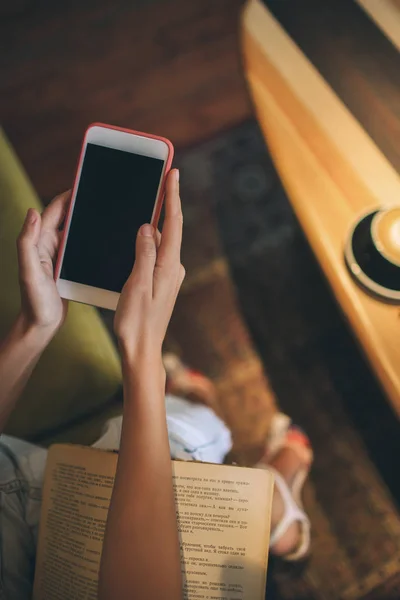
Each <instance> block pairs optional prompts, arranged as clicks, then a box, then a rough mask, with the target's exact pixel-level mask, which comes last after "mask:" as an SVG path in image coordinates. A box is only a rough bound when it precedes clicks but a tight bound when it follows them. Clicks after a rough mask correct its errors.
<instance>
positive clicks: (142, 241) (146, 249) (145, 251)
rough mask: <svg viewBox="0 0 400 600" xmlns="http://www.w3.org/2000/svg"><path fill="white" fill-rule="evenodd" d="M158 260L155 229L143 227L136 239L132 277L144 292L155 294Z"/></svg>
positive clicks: (147, 226) (146, 225) (148, 226)
mask: <svg viewBox="0 0 400 600" xmlns="http://www.w3.org/2000/svg"><path fill="white" fill-rule="evenodd" d="M156 259H157V247H156V239H155V232H154V227H152V225H149V224H145V225H142V227H141V228H140V229H139V232H138V234H137V238H136V257H135V264H134V266H133V271H132V275H134V278H135V282H136V284H139V285H141V287H142V290H144V291H148V292H151V293H152V292H153V275H154V267H155V264H156Z"/></svg>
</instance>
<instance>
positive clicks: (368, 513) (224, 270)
mask: <svg viewBox="0 0 400 600" xmlns="http://www.w3.org/2000/svg"><path fill="white" fill-rule="evenodd" d="M177 164H178V166H179V167H180V168H181V179H182V197H183V202H184V213H185V235H184V251H183V261H184V264H185V266H186V269H187V272H188V277H187V281H186V283H185V287H184V290H183V292H182V294H181V296H180V299H179V302H178V307H177V310H176V311H175V315H174V319H173V322H172V325H171V328H170V333H169V339H168V345H169V346H170V347H172V348H173V349H174V350H178V352H180V353H181V354H182V356H183V357H184V359H185V360H186V361H187V362H188V363H190V364H191V365H193V366H194V367H197V368H199V369H202V370H204V371H205V372H206V373H208V374H209V375H211V376H212V377H213V378H214V379H215V380H216V382H217V384H218V388H219V392H220V404H221V414H222V415H223V416H224V418H225V419H226V420H227V422H228V423H229V425H230V426H231V428H232V430H233V433H234V439H235V456H236V459H237V460H238V461H239V462H241V463H248V462H250V461H251V460H253V459H254V457H255V456H257V453H258V452H259V449H260V444H261V443H262V440H263V439H264V436H265V433H266V431H267V429H268V423H269V420H270V417H271V414H272V412H273V411H274V410H275V397H276V398H278V404H279V406H280V407H281V408H282V409H283V410H284V411H285V412H287V413H288V414H290V415H291V416H292V417H293V418H294V419H295V420H296V422H298V423H299V424H300V425H301V426H303V427H304V428H305V429H306V430H307V432H308V433H309V435H310V437H311V440H312V444H313V447H314V450H315V455H316V458H315V465H314V468H313V471H312V474H311V480H310V483H309V485H308V486H307V489H306V494H305V496H306V498H305V500H306V508H307V510H308V512H309V514H310V515H311V520H312V525H313V554H312V557H311V559H310V560H309V562H308V564H307V566H306V567H305V569H304V570H303V571H302V572H301V573H297V574H296V573H293V572H291V571H288V570H287V569H283V568H282V567H280V566H279V565H272V567H271V573H270V576H269V584H268V593H267V598H269V599H271V598H279V599H282V600H283V599H284V600H301V599H303V600H306V599H307V600H313V599H315V600H338V599H343V600H359V599H364V600H386V599H394V598H399V597H400V575H399V573H400V517H399V513H398V511H397V507H396V505H397V504H398V502H399V499H400V478H399V476H398V474H397V469H396V468H395V467H394V465H395V464H396V463H397V461H398V457H399V456H400V435H399V424H398V421H397V419H396V418H395V417H394V415H393V414H392V411H391V409H390V407H389V406H388V404H387V401H386V399H385V397H384V396H383V394H382V392H381V390H380V389H379V387H378V385H377V384H376V382H375V380H374V378H373V376H372V375H371V373H370V370H369V368H368V366H367V365H366V364H365V362H364V360H363V358H362V356H361V355H360V352H359V350H358V348H357V346H356V344H355V342H354V340H353V338H352V336H351V334H350V333H349V331H348V329H347V327H346V325H345V324H344V322H343V321H342V317H341V314H340V312H339V309H338V308H337V306H336V305H335V303H334V301H333V299H332V297H331V295H330V292H329V290H328V288H327V286H326V284H325V282H324V279H323V276H322V275H321V273H320V271H319V269H318V266H317V264H316V262H315V259H314V257H313V255H312V253H311V252H310V250H309V248H308V246H307V243H306V242H305V240H304V238H303V235H302V232H301V230H300V228H299V226H298V224H297V222H296V220H295V218H294V216H293V214H292V211H291V208H290V204H289V202H288V200H287V198H286V196H285V193H284V191H283V190H282V186H281V184H280V182H279V179H278V178H277V175H276V173H275V170H274V168H273V165H272V163H271V160H270V158H269V156H268V153H267V151H266V149H265V145H264V142H263V140H262V137H261V134H260V132H259V129H258V126H257V124H256V122H254V121H251V122H248V123H245V124H243V125H242V126H239V127H237V128H235V129H233V130H230V131H228V132H226V133H225V134H223V135H221V136H220V137H218V138H217V139H214V140H212V141H210V142H208V143H205V144H203V145H201V146H197V147H195V148H192V149H188V150H187V151H185V152H182V153H181V154H180V155H178V158H177ZM228 265H229V266H228ZM230 274H231V275H232V277H231V275H230ZM232 281H233V282H234V284H236V285H235V286H234V285H233V284H232ZM239 306H240V307H241V310H240V309H239ZM248 331H249V332H250V334H249V333H248ZM253 344H254V345H253ZM255 348H256V350H257V351H256V350H255ZM259 357H260V358H259ZM260 359H261V360H262V363H261V360H260ZM263 368H264V369H265V372H266V373H267V375H268V381H269V382H270V384H267V380H266V379H265V378H264V375H263ZM399 368H400V365H399ZM270 386H271V387H270Z"/></svg>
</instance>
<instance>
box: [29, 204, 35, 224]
mask: <svg viewBox="0 0 400 600" xmlns="http://www.w3.org/2000/svg"><path fill="white" fill-rule="evenodd" d="M27 217H28V223H31V224H32V225H33V223H35V222H36V211H35V210H33V208H30V209H29V210H28V214H27Z"/></svg>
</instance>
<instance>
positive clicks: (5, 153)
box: [0, 130, 121, 445]
mask: <svg viewBox="0 0 400 600" xmlns="http://www.w3.org/2000/svg"><path fill="white" fill-rule="evenodd" d="M29 207H35V208H38V209H41V204H40V201H39V199H38V197H37V195H36V193H35V191H34V190H33V188H32V185H31V183H30V182H29V180H28V178H27V176H26V174H25V172H24V170H23V167H22V165H21V164H20V162H19V161H18V159H17V157H16V155H15V153H14V152H13V150H12V148H11V146H10V144H9V143H8V141H7V139H6V137H5V135H4V133H3V132H1V130H0V282H1V283H0V286H1V287H0V339H3V338H4V336H5V335H6V333H7V331H8V329H9V328H10V326H11V324H12V322H13V320H14V318H15V316H16V314H17V312H18V310H19V303H20V298H19V287H18V269H17V255H16V245H15V241H16V237H17V235H18V232H19V230H20V228H21V225H22V223H23V220H24V218H25V215H26V212H27V210H28V208H29ZM120 389H121V370H120V362H119V358H118V354H117V351H116V348H115V346H114V344H113V342H112V340H111V338H110V336H109V334H108V332H107V330H106V328H105V326H104V324H103V322H102V320H101V318H100V316H99V314H98V312H97V311H96V309H94V308H92V307H89V306H84V305H82V304H76V303H74V302H71V303H70V306H69V311H68V317H67V320H66V323H65V324H64V326H63V328H62V330H61V331H60V332H59V333H58V334H57V336H56V337H55V339H54V340H53V341H52V343H51V344H50V346H49V347H48V348H47V350H46V351H45V352H44V354H43V356H42V357H41V359H40V361H39V364H38V365H37V367H36V369H35V371H34V374H33V376H32V378H31V380H30V381H29V383H28V385H27V387H26V389H25V391H24V393H23V395H22V397H21V399H20V401H19V403H18V405H17V407H16V409H15V411H14V412H13V414H12V416H11V418H10V420H9V422H8V424H7V431H6V433H8V434H10V435H15V436H18V437H21V438H23V439H28V440H32V441H35V442H38V443H42V444H44V445H48V444H49V443H51V442H54V441H69V442H75V443H82V444H89V443H92V442H93V441H94V440H95V439H96V438H97V437H98V436H99V434H100V432H101V428H102V426H103V424H104V422H105V421H106V420H107V419H108V418H109V417H111V416H113V415H115V414H118V413H120V412H121V401H120V395H121V394H120Z"/></svg>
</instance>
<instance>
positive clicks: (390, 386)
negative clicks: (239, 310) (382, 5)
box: [242, 0, 400, 414]
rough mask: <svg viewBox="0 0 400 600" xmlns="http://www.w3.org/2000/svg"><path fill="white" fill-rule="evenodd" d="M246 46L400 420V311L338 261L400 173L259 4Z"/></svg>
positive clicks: (308, 209)
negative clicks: (367, 288) (354, 232)
mask: <svg viewBox="0 0 400 600" xmlns="http://www.w3.org/2000/svg"><path fill="white" fill-rule="evenodd" d="M392 6H396V5H395V4H392ZM242 48H243V54H244V62H245V73H246V77H247V80H248V83H249V86H250V90H251V93H252V97H253V101H254V104H255V108H256V111H257V117H258V120H259V123H260V126H261V128H262V131H263V133H264V135H265V138H266V140H267V143H268V146H269V149H270V151H271V153H272V156H273V159H274V162H275V164H276V167H277V169H278V171H279V174H280V177H281V179H282V182H283V185H284V186H285V188H286V191H287V193H288V196H289V198H290V200H291V203H292V206H293V208H294V210H295V212H296V214H297V217H298V219H299V221H300V223H301V225H302V227H303V229H304V231H305V233H306V235H307V238H308V240H309V242H310V244H311V247H312V248H313V251H314V253H315V255H316V257H317V258H318V260H319V262H320V264H321V267H322V269H323V271H324V273H325V275H326V277H327V278H328V280H329V283H330V285H331V287H332V289H333V292H334V294H335V296H336V298H337V300H338V302H339V304H340V306H341V308H342V310H343V312H344V315H345V316H346V318H347V319H348V322H349V324H350V326H351V327H352V329H353V330H354V332H355V334H356V336H357V338H358V340H359V341H360V343H361V345H362V347H363V349H364V351H365V353H366V355H367V357H368V359H369V361H370V363H371V365H372V367H373V369H374V371H375V373H376V375H377V376H378V378H379V380H380V381H381V383H382V385H383V387H384V389H385V391H386V393H387V396H388V398H389V399H390V400H391V402H392V404H393V406H394V408H395V410H396V411H397V413H398V414H400V308H399V306H393V305H389V304H385V303H384V302H382V301H380V300H377V299H375V298H372V297H371V296H369V295H368V294H366V293H365V292H364V291H362V290H361V289H360V288H359V287H358V286H357V285H356V283H355V282H354V281H353V280H352V279H351V277H350V275H349V274H348V271H347V269H346V266H345V263H344V259H343V248H344V245H345V241H346V239H347V236H348V234H349V230H350V228H351V226H352V224H353V223H354V222H355V221H356V220H357V219H358V218H359V217H360V216H361V214H363V213H365V212H367V211H368V210H369V209H373V208H376V207H379V206H381V205H388V204H394V203H397V204H398V203H400V177H399V174H398V173H397V172H396V170H395V169H394V168H393V166H392V165H391V164H390V163H389V162H388V160H387V159H386V158H385V156H384V155H383V154H382V152H381V151H380V150H379V148H378V147H377V146H376V145H375V143H374V142H373V141H372V139H371V138H370V137H369V136H368V135H367V133H366V132H365V130H364V129H363V128H362V127H361V125H360V124H359V122H358V121H357V120H356V119H355V118H354V116H353V115H352V114H351V112H350V111H349V110H348V109H347V108H346V106H345V105H344V104H343V103H342V101H341V100H340V98H338V96H337V95H336V94H335V93H334V92H333V90H332V89H331V87H330V86H329V85H328V84H327V82H326V81H325V80H324V79H323V78H322V77H321V75H320V74H319V72H318V71H317V70H316V69H315V67H314V66H313V65H312V63H310V61H309V60H308V59H307V58H306V57H305V56H304V54H303V53H302V52H301V50H300V49H299V48H298V47H297V46H296V44H295V43H294V42H293V40H292V39H291V38H290V37H289V36H288V35H287V33H286V32H285V31H284V29H283V28H282V27H281V26H280V24H279V23H278V22H277V21H276V19H275V18H274V17H273V16H272V14H271V13H270V12H269V11H268V10H267V8H265V6H264V5H263V4H262V3H261V2H260V1H259V0H250V1H249V2H248V3H247V5H246V8H245V10H244V13H243V19H242Z"/></svg>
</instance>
